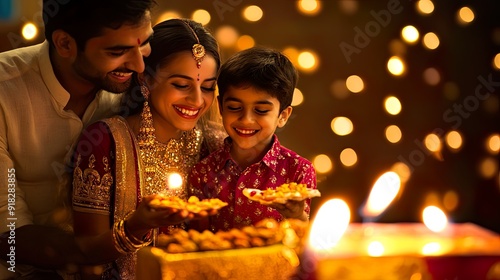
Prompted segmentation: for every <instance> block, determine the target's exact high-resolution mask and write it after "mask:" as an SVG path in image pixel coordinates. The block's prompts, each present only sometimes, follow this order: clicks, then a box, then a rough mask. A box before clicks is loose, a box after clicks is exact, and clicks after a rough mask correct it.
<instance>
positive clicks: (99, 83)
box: [73, 55, 132, 93]
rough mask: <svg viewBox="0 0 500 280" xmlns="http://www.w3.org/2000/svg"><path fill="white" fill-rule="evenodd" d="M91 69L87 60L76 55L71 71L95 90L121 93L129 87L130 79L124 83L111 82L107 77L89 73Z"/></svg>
mask: <svg viewBox="0 0 500 280" xmlns="http://www.w3.org/2000/svg"><path fill="white" fill-rule="evenodd" d="M92 68H93V67H92V66H91V65H90V64H89V63H88V60H87V59H86V58H85V57H84V56H83V55H78V57H77V59H76V61H75V63H74V64H73V69H74V70H75V72H76V73H77V74H78V75H79V76H80V77H81V78H82V79H85V80H87V81H89V82H91V83H92V84H94V85H95V88H97V89H103V90H105V91H108V92H111V93H122V92H125V91H127V90H128V88H129V87H130V84H131V81H132V79H128V80H127V81H126V82H124V83H118V82H114V81H111V78H109V76H108V75H104V76H99V73H97V72H92V71H89V70H88V69H92ZM113 71H117V72H130V70H126V69H115V70H113ZM113 71H111V72H113Z"/></svg>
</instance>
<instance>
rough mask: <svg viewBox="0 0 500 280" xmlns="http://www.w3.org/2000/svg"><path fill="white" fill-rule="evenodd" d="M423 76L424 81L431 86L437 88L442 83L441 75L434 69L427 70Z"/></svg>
mask: <svg viewBox="0 0 500 280" xmlns="http://www.w3.org/2000/svg"><path fill="white" fill-rule="evenodd" d="M423 76H424V81H425V82H426V83H427V84H428V85H431V86H436V85H437V84H439V82H440V81H441V74H439V72H438V70H436V68H433V67H430V68H427V69H425V71H424V74H423Z"/></svg>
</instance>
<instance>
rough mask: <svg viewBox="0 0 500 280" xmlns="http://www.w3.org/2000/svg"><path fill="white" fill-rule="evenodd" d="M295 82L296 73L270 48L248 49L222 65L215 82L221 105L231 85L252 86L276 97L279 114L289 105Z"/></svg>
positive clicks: (287, 60) (288, 62)
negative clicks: (278, 103) (278, 104)
mask: <svg viewBox="0 0 500 280" xmlns="http://www.w3.org/2000/svg"><path fill="white" fill-rule="evenodd" d="M297 80H298V73H297V70H296V69H295V67H294V66H293V64H292V62H291V61H290V60H289V59H288V58H287V57H286V56H285V55H284V54H282V53H281V52H279V51H276V50H273V49H270V48H263V47H253V48H249V49H246V50H243V51H241V52H238V53H237V54H235V55H233V56H232V57H230V58H229V59H228V60H227V61H226V62H225V63H223V64H222V66H221V69H220V72H219V77H218V79H217V86H218V88H219V96H220V98H219V102H221V103H222V100H223V99H224V94H225V93H226V91H227V90H228V88H229V87H231V86H233V87H237V88H246V87H255V88H256V89H258V90H263V91H266V92H268V93H269V94H270V95H271V96H273V97H276V98H277V99H278V100H279V102H280V112H281V111H283V110H284V109H285V108H287V107H288V106H290V105H291V104H292V99H293V91H294V90H295V86H296V85H297ZM220 105H221V106H222V104H220Z"/></svg>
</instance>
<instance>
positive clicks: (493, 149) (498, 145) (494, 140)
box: [486, 134, 500, 155]
mask: <svg viewBox="0 0 500 280" xmlns="http://www.w3.org/2000/svg"><path fill="white" fill-rule="evenodd" d="M486 150H487V151H488V152H489V153H490V154H492V155H497V154H498V152H499V151H500V134H492V135H490V136H488V138H487V139H486Z"/></svg>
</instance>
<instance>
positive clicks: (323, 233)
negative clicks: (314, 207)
mask: <svg viewBox="0 0 500 280" xmlns="http://www.w3.org/2000/svg"><path fill="white" fill-rule="evenodd" d="M350 220H351V210H350V209H349V206H348V205H347V203H345V202H344V201H343V200H342V199H338V198H334V199H330V200H328V201H327V202H325V203H324V204H323V205H321V207H320V208H319V210H318V213H317V214H316V215H315V216H314V219H313V220H312V224H311V229H310V232H309V240H308V243H309V246H310V248H311V249H313V250H314V251H316V252H326V251H328V250H330V249H331V248H333V247H335V245H337V243H338V241H339V240H340V239H341V238H342V236H343V235H344V232H345V231H346V229H347V227H348V226H349V222H350Z"/></svg>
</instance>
